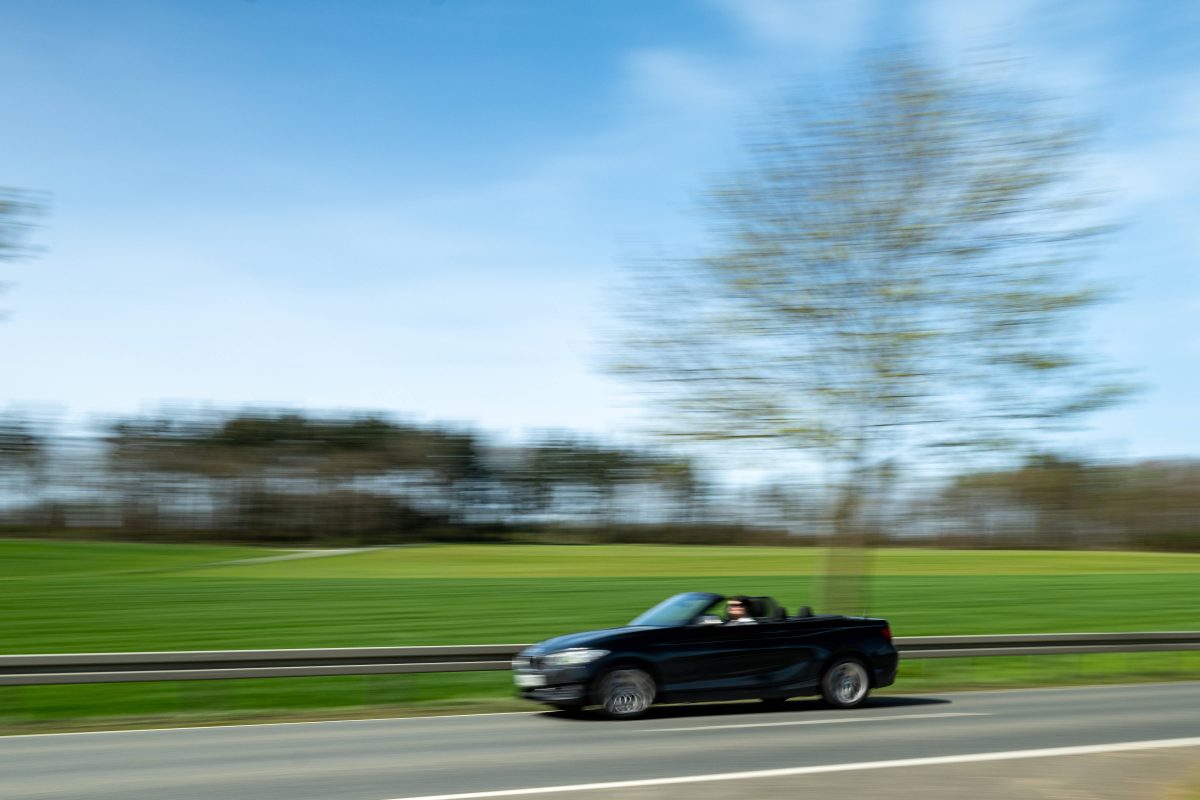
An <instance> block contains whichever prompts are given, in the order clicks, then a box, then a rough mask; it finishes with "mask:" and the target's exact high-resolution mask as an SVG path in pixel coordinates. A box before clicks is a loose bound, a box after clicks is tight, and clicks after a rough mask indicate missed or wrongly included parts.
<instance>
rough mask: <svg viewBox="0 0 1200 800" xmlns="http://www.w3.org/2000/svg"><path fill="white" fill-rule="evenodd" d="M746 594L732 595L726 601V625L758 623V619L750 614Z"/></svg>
mask: <svg viewBox="0 0 1200 800" xmlns="http://www.w3.org/2000/svg"><path fill="white" fill-rule="evenodd" d="M747 605H748V603H747V602H746V596H745V595H738V596H737V597H731V598H729V599H728V600H726V601H725V615H726V617H727V619H726V620H725V624H726V625H757V624H758V620H756V619H755V618H754V617H752V616H750V609H749V608H747Z"/></svg>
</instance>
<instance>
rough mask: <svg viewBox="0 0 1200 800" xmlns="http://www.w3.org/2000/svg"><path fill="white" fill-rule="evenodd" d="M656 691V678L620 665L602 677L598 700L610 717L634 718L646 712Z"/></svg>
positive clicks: (606, 714) (598, 687)
mask: <svg viewBox="0 0 1200 800" xmlns="http://www.w3.org/2000/svg"><path fill="white" fill-rule="evenodd" d="M656 692H657V686H655V683H654V678H652V677H650V676H649V675H648V674H646V673H645V672H644V671H642V670H640V669H635V668H633V667H619V668H617V669H614V670H612V671H611V672H608V673H605V675H604V677H602V678H601V679H600V683H599V684H598V685H597V691H596V701H597V702H598V703H599V704H600V706H601V708H602V709H603V710H604V715H605V716H606V717H609V718H610V719H633V718H634V717H638V716H641V715H642V714H644V713H645V712H646V709H648V708H649V707H650V704H651V703H653V702H654V696H655V694H656Z"/></svg>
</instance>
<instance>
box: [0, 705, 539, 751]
mask: <svg viewBox="0 0 1200 800" xmlns="http://www.w3.org/2000/svg"><path fill="white" fill-rule="evenodd" d="M544 713H546V712H544V711H482V712H476V713H472V714H425V715H421V716H414V717H362V718H354V717H350V718H347V719H302V720H296V721H293V722H229V723H222V724H218V725H177V726H173V727H169V728H115V729H112V730H98V731H58V732H50V733H9V734H4V733H0V745H2V744H4V742H7V741H8V740H9V739H37V738H41V737H44V736H97V735H99V734H103V733H109V734H112V733H170V732H171V731H216V730H228V729H230V728H282V727H287V726H291V725H357V724H358V723H360V722H417V721H420V720H426V719H460V718H466V717H532V716H535V715H541V714H544Z"/></svg>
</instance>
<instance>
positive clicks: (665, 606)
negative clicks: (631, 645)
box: [629, 592, 725, 628]
mask: <svg viewBox="0 0 1200 800" xmlns="http://www.w3.org/2000/svg"><path fill="white" fill-rule="evenodd" d="M724 599H725V598H724V597H722V596H721V595H719V594H711V593H709V592H684V593H683V594H677V595H675V596H674V597H668V598H667V599H666V600H663V601H662V602H661V603H659V604H658V605H656V606H655V607H654V608H652V609H650V610H649V611H647V612H646V613H644V614H642V615H641V616H640V617H638V618H637V619H635V620H634V621H633V622H631V623H629V624H630V625H634V626H637V625H646V626H650V627H654V628H675V627H678V626H680V625H687V624H689V623H691V622H692V621H693V620H695V619H696V617H698V616H700V615H701V614H703V613H704V612H705V611H707V610H708V609H710V608H712V607H713V606H714V605H716V604H717V603H719V602H721V601H722V600H724Z"/></svg>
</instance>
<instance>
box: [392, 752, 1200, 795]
mask: <svg viewBox="0 0 1200 800" xmlns="http://www.w3.org/2000/svg"><path fill="white" fill-rule="evenodd" d="M1169 747H1200V736H1192V737H1188V738H1185V739H1151V740H1148V741H1142V742H1113V743H1112V744H1088V745H1079V746H1076V747H1047V748H1043V749H1040V750H1004V751H1000V752H994V753H967V754H965V755H959V756H931V757H927V758H899V759H894V760H891V761H860V762H858V763H852V764H821V765H818V766H812V767H786V768H783V769H759V770H753V771H750V772H717V773H713V774H711V775H682V776H679V777H675V778H648V779H645V780H633V781H609V782H606V783H576V784H567V785H563V786H538V787H534V788H532V789H500V790H497V791H490V792H461V793H458V794H429V795H420V796H416V797H398V798H393V800H481V798H488V797H521V796H524V795H532V794H554V793H558V792H585V791H595V790H603V789H637V788H641V787H645V786H671V785H675V784H683V783H708V782H710V781H741V780H752V779H755V778H790V777H794V776H797V775H819V774H821V773H827V772H857V771H859V770H868V769H893V768H896V767H931V766H937V765H941V764H971V763H977V762H980V761H1009V760H1013V759H1019V758H1052V757H1055V756H1086V755H1093V754H1097V753H1120V752H1127V751H1130V750H1158V749H1162V748H1169Z"/></svg>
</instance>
